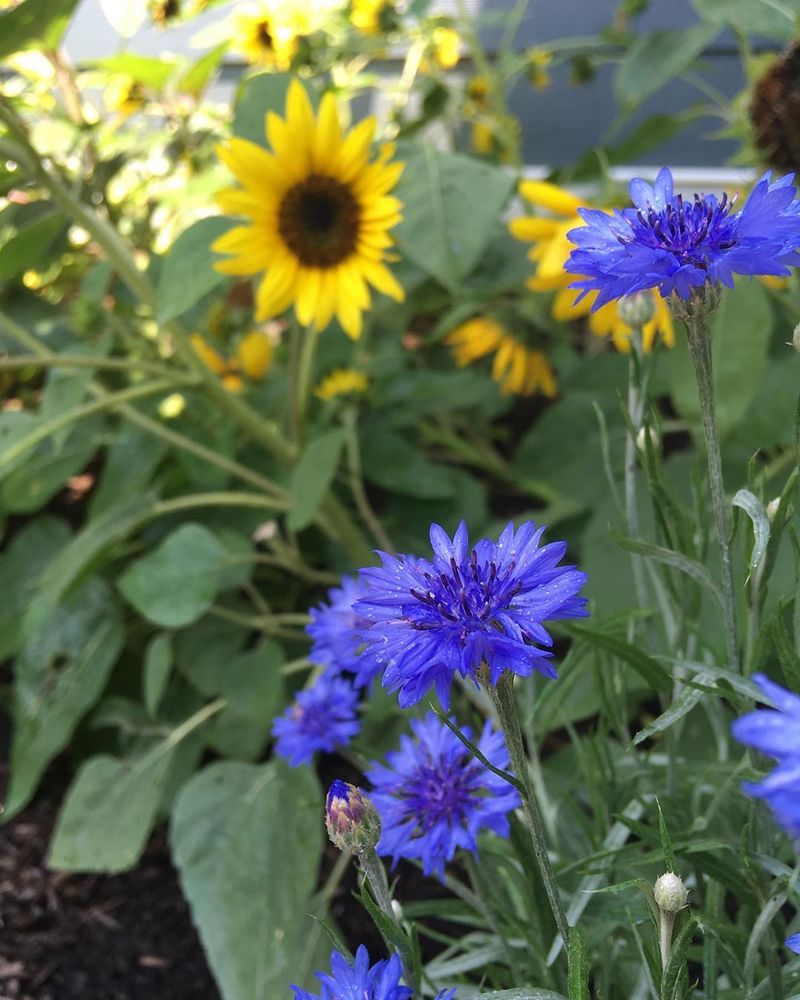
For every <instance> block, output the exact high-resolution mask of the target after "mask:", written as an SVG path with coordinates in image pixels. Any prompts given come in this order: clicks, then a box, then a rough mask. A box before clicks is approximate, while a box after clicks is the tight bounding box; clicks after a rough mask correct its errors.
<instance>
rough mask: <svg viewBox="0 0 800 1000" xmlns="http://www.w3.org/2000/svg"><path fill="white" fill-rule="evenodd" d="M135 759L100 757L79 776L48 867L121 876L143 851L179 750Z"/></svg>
mask: <svg viewBox="0 0 800 1000" xmlns="http://www.w3.org/2000/svg"><path fill="white" fill-rule="evenodd" d="M159 749H160V751H161V752H159V753H153V752H152V751H151V752H149V753H145V754H143V755H142V756H140V757H135V758H133V759H132V760H119V759H117V758H115V757H109V756H107V755H105V754H100V755H98V756H95V757H90V758H89V760H87V761H86V762H85V763H84V764H83V765H82V766H81V768H80V770H79V771H78V773H77V775H76V776H75V780H74V781H73V782H72V785H71V786H70V788H69V791H68V792H67V796H66V799H65V800H64V804H63V806H62V807H61V812H60V813H59V816H58V822H57V823H56V828H55V831H54V832H53V840H52V843H51V845H50V852H49V854H48V858H47V863H48V865H50V867H51V868H60V869H62V870H64V871H71V872H111V873H114V872H121V871H125V870H127V869H128V868H132V867H133V866H134V865H135V864H136V862H137V861H138V860H139V857H140V855H141V853H142V851H143V850H144V846H145V844H146V843H147V838H148V836H149V834H150V830H151V829H152V826H153V823H154V822H155V819H156V814H157V810H158V805H159V802H160V801H161V795H162V793H163V790H164V785H165V783H166V778H167V774H168V772H169V766H170V764H171V763H172V754H173V752H174V747H172V746H169V745H166V746H163V749H162V748H159Z"/></svg>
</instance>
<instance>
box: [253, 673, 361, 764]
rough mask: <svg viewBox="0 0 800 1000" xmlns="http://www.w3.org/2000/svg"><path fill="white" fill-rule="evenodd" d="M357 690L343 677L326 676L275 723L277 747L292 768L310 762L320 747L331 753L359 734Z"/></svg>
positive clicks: (302, 692) (303, 694)
mask: <svg viewBox="0 0 800 1000" xmlns="http://www.w3.org/2000/svg"><path fill="white" fill-rule="evenodd" d="M357 709H358V692H357V691H356V690H355V688H354V687H353V686H352V685H351V684H349V683H348V682H347V681H345V680H343V679H342V678H340V677H335V676H328V675H323V676H322V677H320V678H319V680H317V682H316V684H314V686H313V687H310V688H308V689H306V690H305V691H301V692H300V694H298V696H297V699H296V701H295V702H294V704H293V705H290V706H289V708H287V709H286V711H285V712H284V714H283V715H281V716H279V717H278V718H277V719H276V720H275V722H274V723H273V726H272V735H273V736H274V737H275V739H276V741H277V742H276V744H275V750H276V752H277V753H278V754H279V755H280V756H281V757H284V758H285V759H286V760H288V761H289V763H290V764H291V765H292V767H299V765H300V764H308V763H310V762H311V759H312V758H313V756H314V754H315V753H316V752H317V751H318V750H324V751H326V752H327V753H330V752H331V751H332V750H335V749H336V747H337V746H345V745H346V744H348V743H349V742H350V740H352V739H353V737H354V736H355V735H356V734H357V733H358V730H359V725H360V723H359V721H358V718H357V714H356V713H357Z"/></svg>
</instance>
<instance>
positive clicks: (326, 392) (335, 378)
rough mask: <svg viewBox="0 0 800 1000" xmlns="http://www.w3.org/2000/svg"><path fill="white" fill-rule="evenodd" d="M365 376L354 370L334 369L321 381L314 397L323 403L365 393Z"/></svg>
mask: <svg viewBox="0 0 800 1000" xmlns="http://www.w3.org/2000/svg"><path fill="white" fill-rule="evenodd" d="M367 384H368V383H367V376H366V375H365V374H364V373H363V372H359V371H356V370H355V368H336V369H334V370H333V371H332V372H329V374H327V375H326V376H325V378H324V379H322V380H321V382H320V383H319V385H318V386H317V388H316V389H315V390H314V395H315V396H316V397H317V398H318V399H324V400H325V401H327V400H330V399H334V398H335V397H336V396H350V395H353V394H354V393H357V392H366V391H367Z"/></svg>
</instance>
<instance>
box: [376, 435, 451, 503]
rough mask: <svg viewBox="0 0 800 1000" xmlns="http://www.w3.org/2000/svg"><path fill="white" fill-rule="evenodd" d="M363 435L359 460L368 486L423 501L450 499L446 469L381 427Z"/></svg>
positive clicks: (448, 478)
mask: <svg viewBox="0 0 800 1000" xmlns="http://www.w3.org/2000/svg"><path fill="white" fill-rule="evenodd" d="M363 435H364V438H363V441H362V450H361V461H362V463H363V466H364V476H365V477H366V479H368V480H369V481H370V482H371V483H376V484H377V485H378V486H383V487H384V489H387V490H392V491H395V492H397V493H402V494H405V495H407V496H412V497H421V498H422V499H423V500H438V499H449V498H450V497H452V496H453V484H452V481H451V479H450V477H449V475H448V470H447V469H445V468H443V467H442V466H440V465H434V463H433V462H429V461H428V460H427V459H426V458H425V457H424V456H423V455H421V454H420V453H419V451H418V450H417V449H416V448H415V447H414V446H413V445H412V444H411V443H410V442H409V441H407V440H406V438H404V437H401V436H400V435H399V434H396V433H395V432H394V431H390V430H388V429H387V428H386V426H385V425H373V426H372V427H367V428H365V429H364V431H363Z"/></svg>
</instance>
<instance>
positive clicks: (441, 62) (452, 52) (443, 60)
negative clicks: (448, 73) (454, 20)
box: [431, 27, 461, 69]
mask: <svg viewBox="0 0 800 1000" xmlns="http://www.w3.org/2000/svg"><path fill="white" fill-rule="evenodd" d="M431 41H432V43H433V58H434V61H435V62H436V64H437V65H438V66H440V67H441V68H442V69H452V68H453V66H456V65H457V64H458V60H459V58H460V55H461V39H460V38H459V35H458V32H457V31H456V30H455V29H454V28H444V27H438V28H434V29H433V32H432V33H431Z"/></svg>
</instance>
